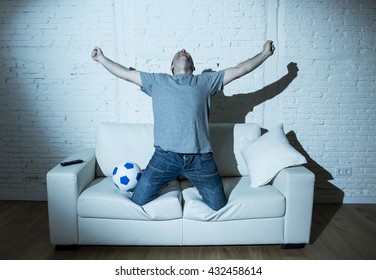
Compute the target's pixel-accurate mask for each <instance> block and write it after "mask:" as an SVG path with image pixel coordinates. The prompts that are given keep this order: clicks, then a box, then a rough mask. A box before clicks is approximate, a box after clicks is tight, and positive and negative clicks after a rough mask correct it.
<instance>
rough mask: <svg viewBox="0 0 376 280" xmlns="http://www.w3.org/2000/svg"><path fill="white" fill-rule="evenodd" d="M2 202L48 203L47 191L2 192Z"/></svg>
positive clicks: (0, 195)
mask: <svg viewBox="0 0 376 280" xmlns="http://www.w3.org/2000/svg"><path fill="white" fill-rule="evenodd" d="M0 200H24V201H47V191H46V190H33V191H31V192H26V191H24V190H20V191H9V190H0Z"/></svg>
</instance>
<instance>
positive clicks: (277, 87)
mask: <svg viewBox="0 0 376 280" xmlns="http://www.w3.org/2000/svg"><path fill="white" fill-rule="evenodd" d="M287 70H288V73H287V74H286V75H285V76H283V77H282V78H281V79H279V80H278V81H276V82H274V83H272V84H270V85H267V86H265V87H264V88H263V89H260V90H258V91H255V92H249V93H239V94H236V95H232V96H226V95H224V93H223V92H219V93H217V94H216V95H215V96H214V97H213V98H212V100H211V107H210V122H211V123H244V122H245V117H246V115H247V114H248V113H249V112H251V111H253V108H254V107H256V106H257V105H259V104H261V103H263V102H265V101H267V100H269V99H272V98H273V97H275V96H277V95H278V94H280V93H282V92H283V91H284V90H285V89H286V88H287V87H288V86H289V84H290V83H291V82H292V81H293V80H294V79H295V78H296V77H297V76H298V71H299V69H298V66H297V64H296V63H294V62H290V63H289V64H288V65H287ZM210 71H212V70H211V69H208V70H204V72H210Z"/></svg>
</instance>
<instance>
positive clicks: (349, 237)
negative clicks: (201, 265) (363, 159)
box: [0, 201, 376, 260]
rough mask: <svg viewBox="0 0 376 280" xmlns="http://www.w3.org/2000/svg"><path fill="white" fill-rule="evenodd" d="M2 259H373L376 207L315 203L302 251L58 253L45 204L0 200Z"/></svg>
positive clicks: (115, 249) (87, 249) (88, 249)
mask: <svg viewBox="0 0 376 280" xmlns="http://www.w3.org/2000/svg"><path fill="white" fill-rule="evenodd" d="M0 259H3V260H20V259H21V260H31V259H39V260H48V259H64V260H65V259H74V260H76V259H86V260H95V259H101V260H104V259H108V260H118V259H122V260H127V259H133V260H135V259H136V260H144V259H152V260H156V259H162V260H165V259H168V260H182V259H186V260H196V259H200V260H205V259H206V260H208V259H209V260H216V259H220V260H227V259H257V260H283V259H294V260H331V259H335V260H367V259H368V260H369V259H371V260H375V259H376V205H354V204H344V205H340V204H315V206H314V214H313V224H312V235H311V244H309V245H307V246H306V247H305V248H304V249H294V250H283V249H281V248H280V246H279V245H266V246H202V247H201V246H200V247H128V246H124V247H122V246H81V247H79V248H78V249H76V250H71V251H67V250H66V251H58V250H55V248H54V246H52V245H51V244H50V243H49V233H48V217H47V203H46V202H15V201H0Z"/></svg>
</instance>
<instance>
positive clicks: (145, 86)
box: [140, 72, 155, 96]
mask: <svg viewBox="0 0 376 280" xmlns="http://www.w3.org/2000/svg"><path fill="white" fill-rule="evenodd" d="M140 75H141V82H142V86H141V90H142V91H143V92H145V93H146V94H147V95H149V96H152V91H153V83H154V80H155V77H154V74H152V73H147V72H140Z"/></svg>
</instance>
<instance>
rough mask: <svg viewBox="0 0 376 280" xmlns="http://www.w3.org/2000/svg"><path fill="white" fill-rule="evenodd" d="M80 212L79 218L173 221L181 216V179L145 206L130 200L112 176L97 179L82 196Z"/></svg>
mask: <svg viewBox="0 0 376 280" xmlns="http://www.w3.org/2000/svg"><path fill="white" fill-rule="evenodd" d="M77 212H78V215H79V216H80V217H91V218H109V219H127V220H173V219H178V218H181V217H182V206H181V192H180V187H179V182H178V181H172V182H170V184H168V185H167V186H166V187H165V188H164V189H163V190H162V191H161V193H160V195H159V197H158V198H156V199H155V200H153V201H151V202H149V203H148V204H146V205H144V206H143V207H141V206H139V205H137V204H135V203H134V202H133V201H131V195H130V194H129V193H128V192H122V191H119V190H118V189H117V188H116V187H115V186H114V184H113V182H112V178H111V177H103V178H97V179H95V180H94V181H93V182H92V183H91V184H90V185H89V186H88V187H87V188H86V189H85V190H84V191H83V192H82V193H81V195H80V196H79V198H78V203H77Z"/></svg>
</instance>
